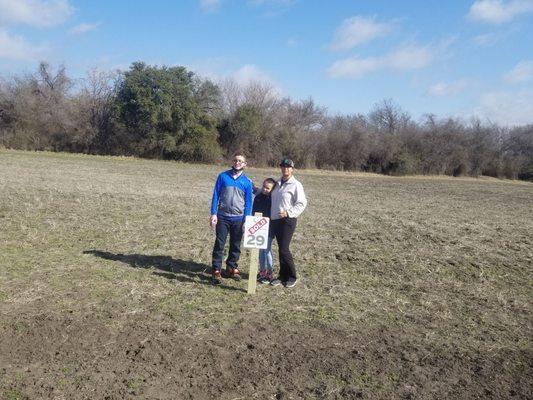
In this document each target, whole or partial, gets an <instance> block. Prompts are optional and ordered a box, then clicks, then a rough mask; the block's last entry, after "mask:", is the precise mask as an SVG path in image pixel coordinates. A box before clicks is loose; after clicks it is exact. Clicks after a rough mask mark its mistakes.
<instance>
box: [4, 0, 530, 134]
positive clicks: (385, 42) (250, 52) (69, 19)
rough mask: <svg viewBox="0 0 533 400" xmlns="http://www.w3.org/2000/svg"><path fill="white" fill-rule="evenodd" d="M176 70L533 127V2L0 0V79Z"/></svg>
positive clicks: (330, 102) (368, 106)
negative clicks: (42, 69)
mask: <svg viewBox="0 0 533 400" xmlns="http://www.w3.org/2000/svg"><path fill="white" fill-rule="evenodd" d="M39 61H47V62H49V63H50V64H51V65H52V66H55V67H57V66H58V65H61V64H63V65H65V67H66V69H67V73H68V75H69V76H71V77H74V78H82V77H84V76H85V75H86V73H87V71H89V70H91V69H94V68H97V69H100V70H115V69H122V70H126V69H128V67H129V66H130V65H131V63H132V62H134V61H144V62H145V63H147V64H151V65H159V66H161V65H167V66H175V65H182V66H185V67H186V68H188V69H189V70H192V71H194V72H196V73H197V74H199V75H201V76H202V77H205V78H209V79H212V80H215V81H219V80H222V79H225V78H233V79H235V80H237V81H238V82H239V83H242V84H244V85H245V84H247V83H249V82H251V81H261V82H265V83H267V84H270V85H272V86H273V87H275V88H276V90H277V92H279V93H280V94H281V95H283V96H290V97H291V98H292V99H294V100H303V99H307V98H309V97H312V98H313V100H314V101H315V103H316V104H318V105H320V106H324V107H326V108H327V109H328V112H329V114H330V115H336V114H358V113H362V114H366V113H367V112H369V111H370V110H372V108H373V107H375V105H376V104H378V103H379V102H380V101H382V100H383V99H392V100H393V101H395V102H396V103H397V104H398V105H399V106H400V107H401V108H402V109H403V110H405V111H407V112H409V113H410V114H411V116H412V117H413V118H415V119H420V118H423V116H424V115H425V114H428V113H431V114H435V115H436V116H438V117H440V118H447V117H453V118H461V119H464V120H469V119H470V118H472V117H474V116H475V117H479V118H481V119H482V120H486V121H491V122H496V123H499V124H501V125H509V126H512V125H520V124H528V123H533V0H506V1H505V0H468V1H467V0H448V1H443V0H438V1H437V0H402V1H399V0H387V1H385V0H330V1H326V0H180V1H173V0H152V1H132V0H113V1H100V0H90V1H89V0H0V75H1V76H3V77H9V76H13V75H17V74H22V73H27V72H32V71H35V70H36V67H37V65H38V62H39Z"/></svg>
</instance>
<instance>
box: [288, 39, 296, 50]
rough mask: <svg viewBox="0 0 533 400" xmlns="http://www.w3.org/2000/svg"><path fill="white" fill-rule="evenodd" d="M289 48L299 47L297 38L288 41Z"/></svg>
mask: <svg viewBox="0 0 533 400" xmlns="http://www.w3.org/2000/svg"><path fill="white" fill-rule="evenodd" d="M287 47H290V48H294V47H298V40H296V39H295V38H290V39H289V40H287Z"/></svg>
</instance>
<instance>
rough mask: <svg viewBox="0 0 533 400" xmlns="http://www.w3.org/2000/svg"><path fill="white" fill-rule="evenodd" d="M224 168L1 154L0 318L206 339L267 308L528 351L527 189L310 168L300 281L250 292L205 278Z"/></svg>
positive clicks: (470, 347) (438, 343) (287, 318)
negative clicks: (133, 323) (66, 320)
mask: <svg viewBox="0 0 533 400" xmlns="http://www.w3.org/2000/svg"><path fill="white" fill-rule="evenodd" d="M220 169H221V168H220V167H214V166H204V165H199V166H198V165H187V164H179V163H172V162H160V161H147V160H138V159H130V158H112V157H93V156H84V155H69V154H52V153H29V152H14V151H7V150H0V183H1V188H0V224H1V227H2V229H1V230H0V301H1V303H0V314H1V315H2V317H0V318H1V319H3V320H4V322H6V323H7V322H12V321H15V320H16V319H17V316H19V315H22V314H23V315H25V316H31V315H43V314H45V315H49V316H50V315H58V316H60V315H64V314H66V313H68V314H70V315H73V316H74V317H75V316H82V315H91V316H93V317H94V318H95V319H101V320H105V321H108V322H106V323H107V324H109V325H111V326H117V327H120V326H121V325H122V324H125V323H127V321H128V319H129V318H131V316H132V315H150V316H154V315H155V316H158V318H159V319H160V320H161V319H162V320H164V321H166V323H170V324H173V325H175V326H177V327H178V329H179V330H182V331H183V332H186V333H191V334H198V333H199V332H208V331H211V330H213V331H215V330H220V329H221V328H224V327H229V326H231V325H232V324H234V323H235V321H236V320H237V319H243V318H244V319H245V318H246V317H247V316H249V315H252V314H261V315H264V316H265V317H266V316H268V318H269V320H270V321H271V322H272V324H283V323H286V322H295V323H296V322H297V323H302V324H307V325H310V326H311V325H312V326H320V325H321V324H323V325H328V326H330V327H335V328H338V329H340V330H344V331H347V332H349V331H350V329H351V327H353V326H364V325H368V326H371V327H376V326H382V325H383V326H385V325H388V326H394V327H395V329H397V330H398V331H399V332H402V333H404V334H405V335H406V336H412V337H416V338H418V339H419V340H421V341H422V342H423V343H426V344H427V346H428V348H430V349H432V351H436V352H438V351H440V350H439V349H441V350H442V351H444V350H443V349H447V348H449V346H453V347H454V348H457V349H459V350H458V351H463V352H464V353H468V352H474V351H475V352H476V354H479V353H482V354H490V353H491V352H492V353H494V352H498V351H501V350H511V351H530V338H531V333H532V332H531V325H530V324H531V298H532V297H531V295H532V276H533V275H532V270H533V268H532V266H533V239H532V237H533V234H532V233H533V211H532V210H533V186H532V185H531V184H529V183H523V182H520V183H519V182H510V181H498V180H492V179H482V180H475V179H448V178H446V179H441V178H434V177H404V178H392V177H383V176H374V175H365V174H350V173H325V172H323V171H300V172H299V175H298V176H299V179H300V180H301V181H302V183H303V184H304V187H305V189H306V192H307V195H308V197H309V207H308V209H307V210H306V211H305V213H304V214H303V216H302V218H301V219H300V220H299V226H298V228H297V233H296V236H295V239H294V242H293V245H292V247H293V249H294V255H295V258H296V260H297V265H298V268H299V272H300V274H301V279H300V281H299V284H298V286H297V288H296V289H295V290H292V291H290V290H286V289H283V288H271V287H259V290H258V293H257V295H256V296H253V297H250V296H248V295H246V293H245V288H246V281H243V282H233V281H225V282H224V285H223V286H222V287H212V286H211V285H210V284H209V271H210V270H209V264H210V252H211V248H212V242H213V236H212V233H211V232H210V231H209V230H208V228H207V220H208V213H209V212H208V209H209V202H210V196H211V190H212V185H213V182H214V180H215V178H216V175H217V173H218V172H219V171H220ZM248 175H249V176H251V177H253V178H255V179H256V180H261V179H263V178H265V177H267V176H276V175H277V171H276V170H262V169H253V168H252V169H250V170H249V171H248ZM247 263H248V259H247V255H244V256H243V259H242V261H241V265H242V267H243V269H244V270H246V265H247ZM109 317H112V318H109ZM0 322H2V321H1V320H0ZM21 329H23V327H22V328H21Z"/></svg>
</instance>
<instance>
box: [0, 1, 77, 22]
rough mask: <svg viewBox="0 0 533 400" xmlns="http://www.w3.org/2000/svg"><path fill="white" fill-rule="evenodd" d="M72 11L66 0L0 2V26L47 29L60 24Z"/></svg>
mask: <svg viewBox="0 0 533 400" xmlns="http://www.w3.org/2000/svg"><path fill="white" fill-rule="evenodd" d="M73 11H74V9H73V7H72V6H71V5H70V4H69V2H68V0H50V1H42V0H0V25H16V24H26V25H31V26H36V27H49V26H54V25H58V24H60V23H62V22H63V21H65V20H66V19H67V18H68V17H69V16H70V15H71V14H72V13H73Z"/></svg>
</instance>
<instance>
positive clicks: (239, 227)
mask: <svg viewBox="0 0 533 400" xmlns="http://www.w3.org/2000/svg"><path fill="white" fill-rule="evenodd" d="M245 167H246V157H245V156H244V155H243V154H241V153H236V154H235V155H234V156H233V165H232V167H231V169H230V170H228V171H224V172H222V173H221V174H220V175H219V176H218V178H217V181H216V183H215V189H214V190H213V198H212V200H211V218H210V224H211V227H212V228H213V229H216V240H215V245H214V247H213V261H212V266H213V276H212V283H213V285H218V284H220V278H221V273H220V270H221V267H222V257H223V256H224V245H225V244H226V238H227V236H228V234H229V254H228V258H227V259H226V272H227V275H228V277H230V278H234V279H237V280H239V279H241V275H240V273H239V269H238V266H237V262H238V261H239V257H240V255H241V239H242V235H243V224H244V220H245V218H246V216H247V215H251V213H252V181H251V180H250V179H249V178H248V177H247V176H246V175H245V174H244V168H245Z"/></svg>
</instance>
